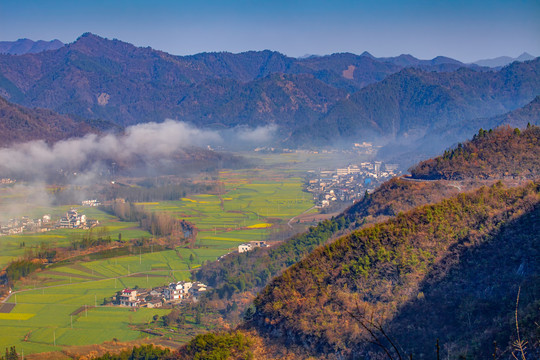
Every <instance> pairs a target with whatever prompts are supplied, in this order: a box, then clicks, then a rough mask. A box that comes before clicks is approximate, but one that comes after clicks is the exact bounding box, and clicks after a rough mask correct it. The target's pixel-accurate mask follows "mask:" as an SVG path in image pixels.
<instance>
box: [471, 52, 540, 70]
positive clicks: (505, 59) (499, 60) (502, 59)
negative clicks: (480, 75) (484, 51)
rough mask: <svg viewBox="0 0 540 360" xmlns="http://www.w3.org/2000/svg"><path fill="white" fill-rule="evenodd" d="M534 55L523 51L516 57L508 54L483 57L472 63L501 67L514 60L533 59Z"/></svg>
mask: <svg viewBox="0 0 540 360" xmlns="http://www.w3.org/2000/svg"><path fill="white" fill-rule="evenodd" d="M534 58H535V57H534V56H532V55H531V54H529V53H527V52H524V53H523V54H521V55H519V56H518V57H517V58H513V57H510V56H499V57H496V58H493V59H483V60H478V61H475V62H474V63H473V64H476V65H480V66H487V67H495V68H496V67H503V66H506V65H508V64H510V63H512V62H514V61H529V60H533V59H534Z"/></svg>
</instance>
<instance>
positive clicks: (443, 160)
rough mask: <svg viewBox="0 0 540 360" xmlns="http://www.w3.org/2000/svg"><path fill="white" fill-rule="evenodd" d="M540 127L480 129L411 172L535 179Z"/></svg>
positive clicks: (426, 176)
mask: <svg viewBox="0 0 540 360" xmlns="http://www.w3.org/2000/svg"><path fill="white" fill-rule="evenodd" d="M539 153H540V127H538V126H534V125H529V126H528V127H527V128H526V129H525V130H523V131H520V130H519V129H517V128H516V129H511V128H510V127H508V126H506V127H500V128H498V129H495V130H489V131H486V130H483V129H480V131H479V132H478V134H477V135H475V136H474V137H473V139H472V140H471V141H467V142H465V143H463V144H461V143H459V144H458V145H457V147H456V148H454V149H452V150H449V151H445V152H444V154H443V155H442V156H439V157H436V158H435V159H430V160H426V161H423V162H421V163H420V164H418V165H417V166H415V167H413V168H412V169H411V170H410V171H411V174H412V176H413V177H414V178H417V179H458V180H461V179H467V178H481V179H489V178H491V179H497V178H503V177H512V178H528V179H534V178H536V177H537V176H538V174H539V173H540V157H539V156H538V154H539Z"/></svg>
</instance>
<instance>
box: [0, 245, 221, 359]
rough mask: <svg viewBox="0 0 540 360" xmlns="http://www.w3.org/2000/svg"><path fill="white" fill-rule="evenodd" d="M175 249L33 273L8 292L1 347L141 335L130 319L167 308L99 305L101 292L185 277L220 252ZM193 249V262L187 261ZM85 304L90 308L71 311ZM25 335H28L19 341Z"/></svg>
mask: <svg viewBox="0 0 540 360" xmlns="http://www.w3.org/2000/svg"><path fill="white" fill-rule="evenodd" d="M177 251H178V252H177ZM177 251H175V250H169V251H161V252H156V253H149V254H142V255H140V256H137V255H135V256H127V257H121V258H115V259H106V260H99V261H91V262H84V263H77V264H71V265H67V266H60V267H55V268H53V269H52V270H45V271H42V272H38V273H36V274H34V275H33V276H32V278H31V279H29V280H28V281H27V284H26V285H25V286H21V287H20V289H22V290H24V291H22V292H18V293H16V294H14V295H12V296H11V298H10V300H9V301H10V302H14V303H16V304H17V305H16V306H15V308H14V309H13V311H12V312H10V313H9V314H0V333H1V334H2V336H0V348H5V347H8V346H11V345H15V346H17V349H24V351H25V353H33V352H43V351H52V350H55V349H56V350H60V347H59V346H61V345H88V344H96V343H101V342H103V341H110V340H112V339H113V338H117V339H118V340H120V341H130V340H135V339H137V338H139V337H141V336H142V334H141V333H140V332H138V331H134V330H131V329H130V328H129V325H130V324H140V323H144V322H148V321H149V320H150V319H151V318H152V316H154V315H155V314H158V315H160V316H161V315H164V314H166V313H168V310H161V309H139V310H138V311H136V312H132V311H129V309H126V308H120V307H111V306H100V305H101V304H102V302H103V299H104V298H108V297H110V296H112V295H114V294H115V293H116V291H119V290H121V289H124V288H132V287H135V286H138V287H141V288H150V287H155V286H160V285H164V284H167V283H169V282H170V281H178V280H189V278H190V275H189V271H188V268H189V267H190V266H193V267H194V266H198V265H199V264H200V263H202V262H203V261H205V260H215V258H216V257H217V256H218V254H220V253H221V252H219V251H216V250H214V251H209V250H197V249H195V250H189V249H178V250H177ZM179 254H180V255H181V257H180V256H179ZM191 254H193V255H194V261H193V263H190V262H189V258H190V255H191ZM156 269H157V270H156ZM128 273H129V274H131V276H128ZM147 275H148V276H147ZM89 278H93V280H89ZM34 287H37V288H36V289H33V288H34ZM85 305H86V306H88V307H91V308H89V309H88V310H87V311H82V312H81V313H79V314H77V315H73V316H70V314H71V313H73V312H75V311H76V310H77V309H79V308H81V307H84V306H85ZM96 305H97V307H94V306H96ZM72 321H73V323H72ZM27 335H28V337H27V341H22V340H23V339H24V338H25V336H27ZM55 337H56V345H57V346H56V347H54V338H55Z"/></svg>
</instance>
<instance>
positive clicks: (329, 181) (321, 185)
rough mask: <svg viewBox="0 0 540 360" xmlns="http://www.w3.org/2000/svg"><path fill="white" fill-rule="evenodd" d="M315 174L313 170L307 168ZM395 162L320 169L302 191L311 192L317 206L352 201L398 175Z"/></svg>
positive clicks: (366, 163)
mask: <svg viewBox="0 0 540 360" xmlns="http://www.w3.org/2000/svg"><path fill="white" fill-rule="evenodd" d="M310 173H311V174H313V175H315V174H316V171H314V170H311V171H310ZM399 174H400V172H399V171H398V165H397V164H383V163H382V162H380V161H374V162H363V163H360V164H359V165H348V166H347V167H343V168H338V169H336V170H320V171H319V174H318V176H316V175H315V178H312V179H310V180H309V182H308V185H307V188H306V190H307V191H308V192H311V193H313V195H314V199H315V200H317V201H318V203H317V205H318V206H319V207H323V208H324V207H327V206H329V205H330V203H331V202H332V201H338V200H339V201H343V202H349V201H355V200H357V199H360V198H362V197H363V196H364V194H365V192H366V191H368V192H370V191H372V190H373V189H375V188H376V187H377V186H378V185H379V184H380V183H382V182H384V181H386V180H388V179H389V178H391V177H394V176H397V175H399Z"/></svg>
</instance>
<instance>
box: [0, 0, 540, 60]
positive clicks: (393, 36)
mask: <svg viewBox="0 0 540 360" xmlns="http://www.w3.org/2000/svg"><path fill="white" fill-rule="evenodd" d="M88 31H89V32H92V33H95V34H97V35H100V36H103V37H107V38H117V39H120V40H123V41H127V42H130V43H133V44H135V45H138V46H151V47H153V48H156V49H160V50H164V51H167V52H170V53H172V54H178V55H187V54H195V53H198V52H203V51H231V52H241V51H246V50H263V49H270V50H277V51H280V52H282V53H284V54H287V55H290V56H295V57H297V56H303V55H305V54H319V55H323V54H331V53H334V52H353V53H357V54H360V53H362V52H363V51H369V52H371V53H372V54H373V55H375V56H395V55H399V54H402V53H408V54H412V55H414V56H416V57H419V58H422V59H428V58H433V57H435V56H437V55H445V56H450V57H453V58H456V59H459V60H462V61H474V60H478V59H483V58H491V57H496V56H501V55H509V56H518V55H519V54H521V53H522V52H523V51H527V52H529V53H531V54H533V55H535V56H538V55H540V1H539V0H511V1H502V0H489V1H488V0H478V1H474V0H469V1H461V0H453V1H449V0H429V1H428V0H410V1H391V0H358V1H351V0H310V1H307V0H288V1H282V0H272V1H267V0H258V1H257V0H206V1H204V0H203V1H201V0H191V1H186V0H161V1H159V0H156V1H141V0H118V1H115V0H108V1H104V0H93V1H86V0H70V1H66V0H41V1H40V0H15V1H14V0H1V1H0V40H16V39H18V38H23V37H26V38H30V39H32V40H38V39H42V40H51V39H55V38H57V39H59V40H61V41H63V42H73V41H74V40H75V39H76V38H77V37H78V36H80V35H81V34H82V33H84V32H88Z"/></svg>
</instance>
